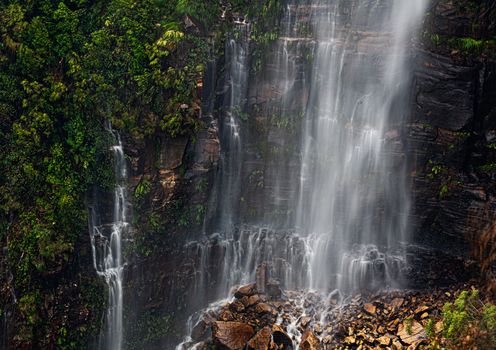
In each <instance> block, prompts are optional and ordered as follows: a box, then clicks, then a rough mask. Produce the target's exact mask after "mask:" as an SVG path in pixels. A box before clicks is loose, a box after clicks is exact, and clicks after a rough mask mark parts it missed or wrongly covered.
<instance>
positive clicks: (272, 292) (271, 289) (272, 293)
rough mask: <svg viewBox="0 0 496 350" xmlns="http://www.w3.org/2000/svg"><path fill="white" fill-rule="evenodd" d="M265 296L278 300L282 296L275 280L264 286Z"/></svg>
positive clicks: (278, 284)
mask: <svg viewBox="0 0 496 350" xmlns="http://www.w3.org/2000/svg"><path fill="white" fill-rule="evenodd" d="M266 294H267V295H268V296H269V298H271V299H275V300H277V299H280V298H281V296H282V290H281V287H280V283H279V282H277V281H275V280H270V281H269V282H268V283H267V285H266Z"/></svg>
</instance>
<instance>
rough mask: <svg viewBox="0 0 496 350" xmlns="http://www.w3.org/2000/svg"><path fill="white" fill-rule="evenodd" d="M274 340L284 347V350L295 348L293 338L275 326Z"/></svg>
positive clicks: (273, 329)
mask: <svg viewBox="0 0 496 350" xmlns="http://www.w3.org/2000/svg"><path fill="white" fill-rule="evenodd" d="M272 339H273V340H274V342H275V343H276V344H277V345H278V346H281V345H282V346H284V348H283V349H286V347H290V346H293V341H292V340H291V337H290V336H289V335H288V334H287V333H286V332H285V331H284V329H283V328H282V327H281V326H279V325H277V324H275V325H273V326H272Z"/></svg>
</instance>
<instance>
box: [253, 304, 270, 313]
mask: <svg viewBox="0 0 496 350" xmlns="http://www.w3.org/2000/svg"><path fill="white" fill-rule="evenodd" d="M255 311H256V312H257V313H258V314H270V313H273V311H274V309H273V308H272V306H270V305H269V304H266V303H260V304H257V306H256V307H255Z"/></svg>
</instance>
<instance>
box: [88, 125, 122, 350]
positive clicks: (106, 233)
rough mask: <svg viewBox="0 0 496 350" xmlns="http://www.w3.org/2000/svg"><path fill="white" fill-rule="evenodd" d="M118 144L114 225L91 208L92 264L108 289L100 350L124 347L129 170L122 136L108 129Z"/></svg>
mask: <svg viewBox="0 0 496 350" xmlns="http://www.w3.org/2000/svg"><path fill="white" fill-rule="evenodd" d="M108 130H109V132H110V133H111V134H112V136H113V138H114V139H115V141H116V144H115V145H113V146H112V148H111V150H112V152H113V154H114V172H115V188H114V193H113V194H114V196H113V215H112V219H111V220H112V221H111V222H110V223H108V224H106V223H102V222H101V218H100V213H97V212H96V209H95V208H90V225H89V228H90V238H91V247H92V250H93V264H94V267H95V270H96V272H97V274H98V275H99V276H101V277H102V278H104V279H105V283H106V284H107V286H108V306H107V311H106V315H105V329H104V331H103V332H102V334H101V336H100V339H99V349H101V350H121V349H122V345H123V338H124V334H123V270H124V261H123V256H122V255H123V251H122V248H123V247H122V246H123V241H124V237H126V235H127V232H128V230H129V222H128V215H127V205H128V202H127V189H126V188H127V177H128V174H127V167H126V159H125V155H124V149H123V145H122V140H121V137H120V135H119V133H118V132H117V131H116V130H113V129H112V127H111V126H110V125H109V127H108Z"/></svg>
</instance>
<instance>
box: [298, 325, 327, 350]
mask: <svg viewBox="0 0 496 350" xmlns="http://www.w3.org/2000/svg"><path fill="white" fill-rule="evenodd" d="M300 349H301V350H320V349H322V344H321V343H320V340H319V338H317V337H316V336H315V334H313V332H312V331H310V330H307V331H306V332H305V333H303V336H302V337H301V342H300Z"/></svg>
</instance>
